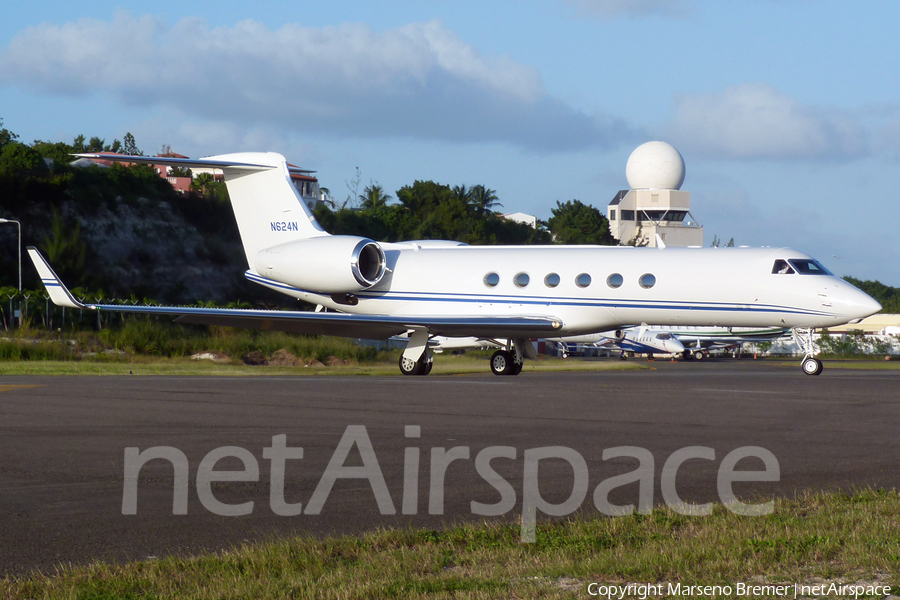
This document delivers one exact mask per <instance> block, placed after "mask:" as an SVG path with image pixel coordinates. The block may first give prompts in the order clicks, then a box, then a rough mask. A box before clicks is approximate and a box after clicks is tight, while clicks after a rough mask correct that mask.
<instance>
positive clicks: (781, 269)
mask: <svg viewBox="0 0 900 600" xmlns="http://www.w3.org/2000/svg"><path fill="white" fill-rule="evenodd" d="M772 274H773V275H793V274H794V270H793V269H792V268H791V265H789V264H787V261H786V260H781V259H780V258H779V259H778V260H776V261H775V264H774V265H772Z"/></svg>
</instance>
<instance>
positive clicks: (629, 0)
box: [566, 0, 692, 19]
mask: <svg viewBox="0 0 900 600" xmlns="http://www.w3.org/2000/svg"><path fill="white" fill-rule="evenodd" d="M566 2H568V3H569V4H571V5H572V6H574V7H575V8H576V9H577V10H578V12H579V13H580V14H583V15H589V16H593V17H600V18H603V19H611V18H616V17H647V16H652V15H659V16H663V17H683V16H685V15H686V14H688V13H690V12H691V10H692V8H691V6H690V3H689V2H688V1H687V0H566Z"/></svg>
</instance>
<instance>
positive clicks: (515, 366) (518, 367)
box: [510, 362, 525, 375]
mask: <svg viewBox="0 0 900 600" xmlns="http://www.w3.org/2000/svg"><path fill="white" fill-rule="evenodd" d="M524 366H525V363H524V362H520V363H517V362H514V363H513V368H512V372H511V373H510V375H518V374H519V373H521V372H522V367H524Z"/></svg>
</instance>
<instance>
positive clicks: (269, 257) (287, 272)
mask: <svg viewBox="0 0 900 600" xmlns="http://www.w3.org/2000/svg"><path fill="white" fill-rule="evenodd" d="M386 262H387V261H386V259H385V256H384V250H383V249H382V248H381V246H379V245H378V242H375V241H373V240H370V239H368V238H361V237H356V236H349V235H334V236H322V237H316V238H310V239H306V240H297V241H295V242H289V243H287V244H281V245H279V246H273V247H271V248H266V249H265V250H261V251H260V252H259V253H258V254H257V255H256V261H255V263H254V267H255V269H256V272H257V273H259V274H260V275H262V276H263V277H266V278H268V279H272V280H275V281H280V282H282V283H287V284H289V285H293V286H296V287H299V288H301V289H304V290H308V291H310V292H324V293H327V294H352V293H353V292H358V291H361V290H366V289H369V288H371V287H372V286H375V285H378V284H379V283H380V282H381V280H382V278H383V277H384V273H385V266H386Z"/></svg>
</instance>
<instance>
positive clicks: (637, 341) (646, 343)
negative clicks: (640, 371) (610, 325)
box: [548, 325, 684, 358]
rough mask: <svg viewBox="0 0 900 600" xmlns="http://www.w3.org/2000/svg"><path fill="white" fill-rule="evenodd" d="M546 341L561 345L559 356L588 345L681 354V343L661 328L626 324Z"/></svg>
mask: <svg viewBox="0 0 900 600" xmlns="http://www.w3.org/2000/svg"><path fill="white" fill-rule="evenodd" d="M548 341H551V342H556V344H557V347H561V348H562V353H563V354H562V358H567V357H568V355H569V354H570V353H571V352H573V351H578V349H579V348H583V347H585V346H591V347H594V348H603V347H608V348H616V349H618V350H621V351H622V358H624V357H625V356H624V353H625V352H634V353H636V354H649V355H651V356H652V355H654V354H672V355H675V354H679V355H680V354H683V353H684V345H683V344H682V343H681V342H680V341H678V339H677V338H676V337H675V336H673V335H672V334H670V333H669V332H667V331H665V330H664V329H662V328H653V327H648V326H647V325H642V326H641V327H628V328H625V329H617V330H615V331H605V332H603V333H592V334H588V335H578V336H570V337H564V338H548Z"/></svg>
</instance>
